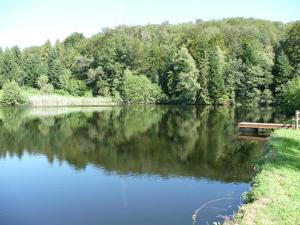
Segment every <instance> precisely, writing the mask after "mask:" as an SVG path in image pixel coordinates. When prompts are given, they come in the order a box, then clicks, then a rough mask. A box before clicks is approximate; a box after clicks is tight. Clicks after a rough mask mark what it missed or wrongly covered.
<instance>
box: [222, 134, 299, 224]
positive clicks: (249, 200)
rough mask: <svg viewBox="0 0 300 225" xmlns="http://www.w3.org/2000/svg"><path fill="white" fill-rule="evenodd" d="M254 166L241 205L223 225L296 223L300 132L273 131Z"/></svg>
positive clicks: (297, 220)
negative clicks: (253, 173) (247, 189)
mask: <svg viewBox="0 0 300 225" xmlns="http://www.w3.org/2000/svg"><path fill="white" fill-rule="evenodd" d="M255 167H257V168H258V169H257V170H258V172H257V174H256V175H255V176H254V178H253V182H252V188H251V190H250V191H249V192H248V193H246V195H245V202H246V203H245V204H244V205H243V206H242V207H241V208H240V210H239V211H238V212H237V214H236V215H234V216H233V219H232V220H230V221H226V222H225V223H224V224H226V225H235V224H241V225H244V224H245V225H252V224H253V225H254V224H298V223H299V222H300V132H299V131H296V130H287V129H280V130H276V131H275V132H274V133H273V134H272V135H271V138H270V139H269V140H268V142H267V152H266V154H265V156H264V158H263V159H262V160H261V162H259V163H258V164H257V165H256V166H255Z"/></svg>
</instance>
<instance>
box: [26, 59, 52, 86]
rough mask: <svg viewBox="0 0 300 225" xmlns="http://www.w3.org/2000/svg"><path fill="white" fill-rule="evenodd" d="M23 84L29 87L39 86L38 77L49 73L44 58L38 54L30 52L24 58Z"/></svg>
mask: <svg viewBox="0 0 300 225" xmlns="http://www.w3.org/2000/svg"><path fill="white" fill-rule="evenodd" d="M22 69H23V77H22V79H23V82H22V83H23V84H25V85H27V86H29V87H34V88H36V87H37V79H38V78H39V77H40V76H41V75H46V74H47V67H46V66H45V65H44V64H43V62H42V59H41V57H40V56H39V55H37V54H30V55H28V56H26V57H25V58H24V60H23V65H22Z"/></svg>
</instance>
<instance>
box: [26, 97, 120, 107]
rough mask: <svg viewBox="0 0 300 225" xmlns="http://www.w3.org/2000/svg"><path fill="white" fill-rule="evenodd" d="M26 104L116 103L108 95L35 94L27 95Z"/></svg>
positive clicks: (98, 104)
mask: <svg viewBox="0 0 300 225" xmlns="http://www.w3.org/2000/svg"><path fill="white" fill-rule="evenodd" d="M27 104H29V105H30V106H32V107H50V106H59V107H66V106H111V105H117V104H118V103H116V102H114V101H113V99H112V98H109V97H73V96H60V95H36V96H29V97H28V100H27Z"/></svg>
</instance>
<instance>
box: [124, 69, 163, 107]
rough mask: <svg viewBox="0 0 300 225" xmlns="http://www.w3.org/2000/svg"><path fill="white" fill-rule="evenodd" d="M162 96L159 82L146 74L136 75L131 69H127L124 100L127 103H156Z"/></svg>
mask: <svg viewBox="0 0 300 225" xmlns="http://www.w3.org/2000/svg"><path fill="white" fill-rule="evenodd" d="M161 97H162V93H161V90H160V88H159V87H158V86H157V84H153V83H151V81H150V80H149V79H148V78H147V77H146V76H145V75H134V74H133V73H132V72H131V71H130V70H128V69H127V70H125V83H124V98H125V99H124V100H125V102H127V103H146V104H147V103H150V104H151V103H156V102H158V101H159V99H160V98H161Z"/></svg>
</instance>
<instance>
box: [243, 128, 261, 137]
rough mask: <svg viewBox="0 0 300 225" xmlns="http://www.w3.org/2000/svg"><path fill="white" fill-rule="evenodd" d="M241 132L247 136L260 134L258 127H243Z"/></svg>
mask: <svg viewBox="0 0 300 225" xmlns="http://www.w3.org/2000/svg"><path fill="white" fill-rule="evenodd" d="M239 130H240V132H241V134H242V135H245V136H258V128H244V127H241V128H240V129H239Z"/></svg>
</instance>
